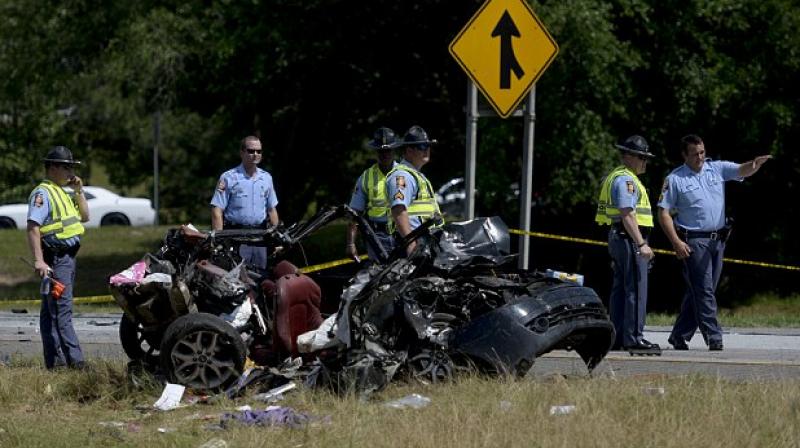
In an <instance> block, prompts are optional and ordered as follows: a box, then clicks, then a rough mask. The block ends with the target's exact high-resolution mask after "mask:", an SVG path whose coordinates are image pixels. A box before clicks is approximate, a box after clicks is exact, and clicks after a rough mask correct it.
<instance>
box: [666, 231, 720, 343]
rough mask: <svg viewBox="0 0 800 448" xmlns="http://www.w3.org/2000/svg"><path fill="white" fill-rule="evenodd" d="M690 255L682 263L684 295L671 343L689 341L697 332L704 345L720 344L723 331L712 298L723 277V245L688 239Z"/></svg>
mask: <svg viewBox="0 0 800 448" xmlns="http://www.w3.org/2000/svg"><path fill="white" fill-rule="evenodd" d="M687 244H688V245H689V247H691V248H692V253H691V254H690V255H689V257H688V258H686V259H685V260H683V280H684V282H685V283H686V293H685V294H684V296H683V303H681V311H680V313H679V314H678V318H677V319H676V320H675V325H674V326H673V327H672V337H673V339H678V340H684V341H690V340H691V339H692V336H694V333H695V330H697V329H698V328H699V329H700V333H701V334H702V335H703V339H704V340H705V341H706V344H708V343H710V342H722V328H721V327H720V325H719V321H718V320H717V299H716V296H715V295H714V294H715V292H716V290H717V285H718V284H719V278H720V275H721V274H722V258H723V255H724V252H725V243H724V242H722V241H719V240H712V239H710V238H689V240H688V241H687Z"/></svg>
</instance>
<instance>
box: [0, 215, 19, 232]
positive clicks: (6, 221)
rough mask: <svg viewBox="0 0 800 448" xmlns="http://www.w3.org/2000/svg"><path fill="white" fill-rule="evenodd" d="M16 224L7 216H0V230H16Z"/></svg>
mask: <svg viewBox="0 0 800 448" xmlns="http://www.w3.org/2000/svg"><path fill="white" fill-rule="evenodd" d="M16 228H17V224H16V223H15V222H14V220H13V219H11V218H9V217H7V216H0V229H16Z"/></svg>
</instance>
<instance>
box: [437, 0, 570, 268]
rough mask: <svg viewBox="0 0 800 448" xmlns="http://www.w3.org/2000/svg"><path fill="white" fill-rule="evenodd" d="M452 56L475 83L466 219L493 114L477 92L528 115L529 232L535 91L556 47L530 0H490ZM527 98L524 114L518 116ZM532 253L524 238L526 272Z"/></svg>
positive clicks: (524, 225)
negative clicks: (482, 130) (482, 125)
mask: <svg viewBox="0 0 800 448" xmlns="http://www.w3.org/2000/svg"><path fill="white" fill-rule="evenodd" d="M450 54H451V55H452V56H453V58H454V59H455V60H456V62H458V64H459V65H460V66H461V68H462V69H464V72H465V73H466V74H467V76H469V78H470V79H471V82H470V83H469V88H468V91H467V107H466V115H467V138H466V142H467V145H466V146H467V148H466V151H467V155H466V172H465V174H464V186H465V193H466V197H465V201H464V207H465V210H464V212H465V215H466V218H467V219H472V218H474V214H475V159H476V146H477V126H478V118H479V117H481V116H490V114H482V113H481V112H480V111H479V110H478V106H477V92H476V88H477V89H479V90H480V91H481V92H482V93H483V95H484V96H485V97H486V99H487V100H488V102H489V104H491V106H492V108H493V109H494V111H495V112H496V113H497V115H499V116H500V117H502V118H508V117H510V116H519V115H522V116H523V117H524V120H525V131H524V138H523V139H524V143H523V162H522V165H523V166H522V182H521V184H520V228H521V229H522V230H524V231H530V227H531V194H532V185H533V135H534V124H535V121H536V107H535V106H536V90H535V88H533V86H534V84H535V83H536V81H537V80H538V79H539V77H540V76H541V75H542V73H544V71H545V70H546V69H547V67H549V66H550V63H551V62H553V59H554V58H555V56H556V54H558V45H557V44H556V42H555V40H553V38H552V36H550V33H548V32H547V30H546V29H545V27H544V25H543V24H542V22H541V21H540V20H539V18H538V17H536V14H534V12H533V10H532V9H531V7H530V5H529V4H528V2H527V1H526V0H486V2H485V3H484V4H483V5H482V6H481V8H480V9H479V10H478V11H477V12H476V13H475V14H474V15H473V16H472V18H470V20H469V22H467V24H466V25H465V26H464V28H462V29H461V31H460V32H459V33H458V35H457V36H456V37H455V39H453V41H452V42H451V43H450ZM532 88H533V89H532ZM526 95H527V97H528V101H527V105H526V107H525V111H524V112H523V113H518V112H515V111H516V110H517V107H518V106H519V104H520V102H522V99H523V98H525V97H526ZM529 251H530V240H529V237H528V236H527V235H523V236H522V237H521V239H520V245H519V267H520V268H522V269H527V268H528V259H529Z"/></svg>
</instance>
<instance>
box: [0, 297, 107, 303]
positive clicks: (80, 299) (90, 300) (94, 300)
mask: <svg viewBox="0 0 800 448" xmlns="http://www.w3.org/2000/svg"><path fill="white" fill-rule="evenodd" d="M40 301H41V299H24V300H0V305H27V304H32V303H39V302H40ZM113 302H114V298H113V297H111V296H110V295H108V296H88V297H75V298H73V299H72V303H74V304H80V305H82V304H86V303H113Z"/></svg>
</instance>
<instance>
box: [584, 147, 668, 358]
mask: <svg viewBox="0 0 800 448" xmlns="http://www.w3.org/2000/svg"><path fill="white" fill-rule="evenodd" d="M616 147H617V149H619V150H620V159H621V161H622V164H621V165H619V166H617V167H616V168H614V169H613V170H612V171H611V172H610V173H609V174H608V175H607V176H606V177H605V179H604V180H603V184H602V187H601V189H600V197H599V198H598V201H597V215H596V216H595V221H596V222H597V223H598V224H600V225H608V226H610V229H609V231H608V252H609V254H610V255H611V266H612V269H613V271H614V281H613V284H612V287H611V297H610V298H609V301H608V302H609V315H610V317H611V322H612V323H613V324H614V329H615V330H616V333H617V336H616V341H615V342H614V347H613V348H614V349H616V350H619V349H620V348H624V349H625V350H630V351H634V352H644V353H652V354H661V349H660V347H659V346H658V344H653V343H651V342H649V341H647V340H646V339H644V338H643V331H644V324H645V317H646V313H647V275H648V267H649V263H650V260H651V259H652V258H653V256H654V253H653V250H652V249H651V248H650V246H649V245H648V244H647V237H648V235H649V233H650V230H651V229H652V228H653V212H652V209H651V208H650V199H649V197H648V196H647V190H646V189H645V188H644V185H643V184H642V182H641V181H640V180H639V175H640V174H643V173H644V172H645V171H646V170H647V161H648V160H649V159H651V158H652V157H653V154H652V153H651V152H650V149H649V146H648V145H647V141H646V140H645V139H644V138H643V137H641V136H639V135H633V136H631V137H628V138H627V139H626V140H625V142H624V143H622V144H621V145H616Z"/></svg>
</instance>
